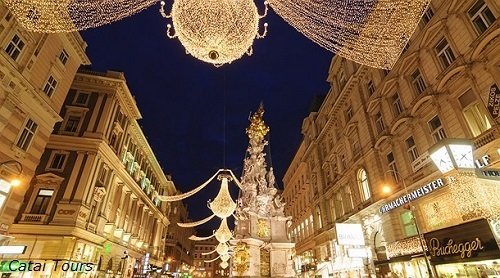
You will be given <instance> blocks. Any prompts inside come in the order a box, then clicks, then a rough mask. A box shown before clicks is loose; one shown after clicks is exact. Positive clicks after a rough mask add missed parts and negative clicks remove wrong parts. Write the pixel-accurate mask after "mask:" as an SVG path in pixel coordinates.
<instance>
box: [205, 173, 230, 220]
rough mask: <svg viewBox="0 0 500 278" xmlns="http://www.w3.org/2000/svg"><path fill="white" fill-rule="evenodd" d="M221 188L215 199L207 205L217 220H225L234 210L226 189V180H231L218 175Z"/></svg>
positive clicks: (226, 176) (228, 177)
mask: <svg viewBox="0 0 500 278" xmlns="http://www.w3.org/2000/svg"><path fill="white" fill-rule="evenodd" d="M218 179H219V180H222V181H221V186H220V190H219V193H218V194H217V197H215V199H214V200H213V201H212V202H210V203H209V208H210V210H212V212H213V213H214V214H215V215H216V216H218V217H219V218H226V217H229V216H231V215H232V214H233V212H234V211H235V209H236V203H235V202H234V201H233V199H232V198H231V194H229V188H228V180H229V179H232V178H231V177H230V176H228V175H220V176H219V177H218Z"/></svg>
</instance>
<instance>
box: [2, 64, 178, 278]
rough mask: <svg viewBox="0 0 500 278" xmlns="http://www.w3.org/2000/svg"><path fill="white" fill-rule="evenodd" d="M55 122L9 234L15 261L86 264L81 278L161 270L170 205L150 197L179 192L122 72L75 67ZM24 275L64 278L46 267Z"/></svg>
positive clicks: (60, 273) (55, 270)
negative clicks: (19, 248)
mask: <svg viewBox="0 0 500 278" xmlns="http://www.w3.org/2000/svg"><path fill="white" fill-rule="evenodd" d="M61 117H62V118H63V120H62V122H60V123H58V124H56V126H55V129H54V132H53V133H52V135H50V138H49V143H48V144H47V146H46V148H45V151H44V153H43V155H42V157H41V159H40V163H39V164H38V167H37V168H36V172H35V177H34V178H33V180H32V181H31V183H30V186H29V188H28V189H27V192H26V195H25V199H24V202H23V205H22V206H21V207H20V210H19V214H18V216H17V219H16V223H15V224H13V225H12V227H11V229H10V232H11V235H12V236H13V237H14V239H13V240H12V241H11V245H24V246H26V247H27V248H26V252H25V253H24V254H22V255H19V256H17V257H14V258H16V259H18V260H23V261H38V260H54V259H59V260H62V261H63V262H64V261H68V262H69V261H71V262H74V263H78V262H80V263H92V264H93V268H92V270H91V271H86V272H83V273H78V274H77V273H75V272H73V275H78V276H82V277H83V276H84V277H97V276H102V277H104V275H117V274H119V275H121V276H122V277H132V275H134V274H145V273H147V272H148V271H149V270H150V269H151V268H150V267H151V266H155V267H158V268H163V267H164V265H163V262H164V260H165V259H166V258H165V256H164V250H165V249H164V244H165V238H166V235H167V226H168V225H169V221H168V219H167V216H166V215H167V212H168V205H167V204H166V203H162V202H160V201H159V200H158V198H157V196H158V195H172V194H174V193H175V192H176V189H175V186H174V184H173V182H172V181H171V179H170V177H168V176H166V175H165V174H164V173H163V171H162V168H161V166H160V165H159V163H158V161H157V159H156V157H155V155H154V153H153V151H152V149H151V147H150V146H149V144H148V142H147V139H146V138H145V136H144V134H143V132H142V130H141V128H140V127H139V123H138V120H139V119H140V118H141V114H140V112H139V110H138V108H137V105H136V103H135V100H134V98H133V96H132V94H131V92H130V91H129V89H128V86H127V84H126V80H125V77H124V75H123V73H120V72H112V71H108V72H107V73H100V72H91V71H87V70H80V71H79V72H78V73H77V74H76V77H75V79H74V82H73V84H72V86H71V89H70V90H69V93H68V94H67V97H66V98H65V99H64V102H63V104H62V112H61ZM49 262H50V261H49ZM53 263H54V262H52V264H53ZM30 273H31V274H33V275H34V276H35V277H49V276H51V277H62V276H64V275H65V274H64V273H63V271H62V269H61V268H54V266H53V265H51V267H47V268H46V270H45V271H39V272H30ZM18 274H20V273H19V272H18V273H15V272H14V273H12V275H11V276H13V277H14V276H16V275H18ZM26 275H27V274H25V275H24V277H26Z"/></svg>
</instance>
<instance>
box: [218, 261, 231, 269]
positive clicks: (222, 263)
mask: <svg viewBox="0 0 500 278" xmlns="http://www.w3.org/2000/svg"><path fill="white" fill-rule="evenodd" d="M219 266H220V267H221V268H222V269H226V268H227V267H228V266H229V264H228V263H227V262H221V263H220V264H219Z"/></svg>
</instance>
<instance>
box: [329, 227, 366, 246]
mask: <svg viewBox="0 0 500 278" xmlns="http://www.w3.org/2000/svg"><path fill="white" fill-rule="evenodd" d="M335 230H336V233H337V241H338V244H339V245H365V237H364V235H363V229H362V228H361V224H343V223H336V224H335Z"/></svg>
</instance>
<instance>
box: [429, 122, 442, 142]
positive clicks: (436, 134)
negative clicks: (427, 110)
mask: <svg viewBox="0 0 500 278" xmlns="http://www.w3.org/2000/svg"><path fill="white" fill-rule="evenodd" d="M428 124H429V129H430V131H431V135H432V138H433V139H434V143H437V142H439V141H441V140H443V139H444V138H446V133H445V132H444V128H443V125H442V124H441V120H440V119H439V116H437V115H436V116H435V117H434V118H432V119H431V120H430V121H429V123H428Z"/></svg>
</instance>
